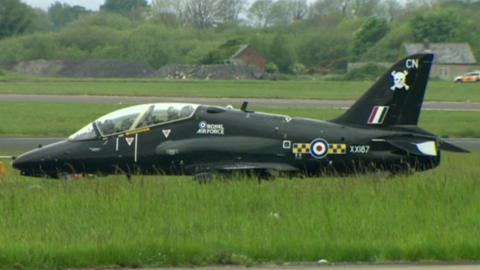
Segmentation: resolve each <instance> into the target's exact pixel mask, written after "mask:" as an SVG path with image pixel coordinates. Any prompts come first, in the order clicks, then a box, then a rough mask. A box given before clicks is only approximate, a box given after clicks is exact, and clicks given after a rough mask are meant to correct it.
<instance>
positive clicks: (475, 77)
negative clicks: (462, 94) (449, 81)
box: [453, 70, 480, 83]
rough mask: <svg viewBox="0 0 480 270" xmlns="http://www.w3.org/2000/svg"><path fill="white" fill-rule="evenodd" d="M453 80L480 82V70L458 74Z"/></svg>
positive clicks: (457, 81)
mask: <svg viewBox="0 0 480 270" xmlns="http://www.w3.org/2000/svg"><path fill="white" fill-rule="evenodd" d="M453 81H454V82H456V83H465V82H480V70H477V71H473V72H469V73H465V74H463V75H460V76H457V77H455V79H453Z"/></svg>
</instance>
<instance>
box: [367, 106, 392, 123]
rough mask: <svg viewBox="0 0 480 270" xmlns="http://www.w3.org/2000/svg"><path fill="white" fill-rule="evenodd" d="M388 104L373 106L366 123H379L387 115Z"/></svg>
mask: <svg viewBox="0 0 480 270" xmlns="http://www.w3.org/2000/svg"><path fill="white" fill-rule="evenodd" d="M388 109H389V107H388V106H374V107H373V109H372V112H371V113H370V116H369V117H368V124H370V125H381V124H383V121H384V120H385V116H387V112H388Z"/></svg>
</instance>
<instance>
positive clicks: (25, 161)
mask: <svg viewBox="0 0 480 270" xmlns="http://www.w3.org/2000/svg"><path fill="white" fill-rule="evenodd" d="M35 162H36V160H35V158H34V157H32V154H30V153H26V154H23V155H21V156H19V157H17V158H15V159H14V160H13V162H12V166H13V168H15V169H17V170H22V169H25V168H27V167H29V166H31V165H32V164H33V163H35ZM37 162H38V161H37Z"/></svg>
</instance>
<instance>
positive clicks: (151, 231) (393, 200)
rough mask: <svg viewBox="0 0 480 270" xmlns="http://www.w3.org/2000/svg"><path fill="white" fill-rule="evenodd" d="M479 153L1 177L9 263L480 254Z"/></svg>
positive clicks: (2, 255) (3, 260)
mask: <svg viewBox="0 0 480 270" xmlns="http://www.w3.org/2000/svg"><path fill="white" fill-rule="evenodd" d="M479 163H480V154H478V153H477V154H470V155H457V154H448V155H445V156H443V163H442V165H441V166H440V167H439V168H437V169H435V170H432V171H427V172H418V173H416V174H414V175H410V176H396V177H389V178H382V177H380V176H377V175H360V176H351V177H325V178H315V179H296V178H295V179H277V180H275V181H270V182H262V183H260V184H259V183H258V182H257V181H252V180H249V179H237V180H230V181H226V182H220V181H217V182H213V183H211V184H207V185H200V184H197V183H195V182H193V181H192V180H191V178H186V177H165V176H156V177H142V176H136V177H134V178H133V183H128V182H127V181H126V179H125V177H121V176H117V177H106V178H100V179H85V180H82V181H70V182H62V181H47V180H31V179H27V178H23V177H20V176H15V175H12V176H10V177H7V178H4V179H2V180H1V181H0V217H1V218H0V267H3V268H8V269H11V268H16V269H35V268H36V269H47V268H48V269H54V268H55V269H56V268H90V267H147V266H172V265H173V266H175V265H187V266H190V265H212V264H243V265H250V264H256V263H264V262H273V263H281V262H314V261H317V260H319V259H326V260H328V261H330V262H359V261H361V262H388V261H425V260H426V261H432V260H434V261H452V260H453V261H463V260H480V226H479V224H480V196H479V195H480V181H479V180H478V177H479V176H480V167H479V166H478V164H479Z"/></svg>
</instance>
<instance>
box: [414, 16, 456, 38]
mask: <svg viewBox="0 0 480 270" xmlns="http://www.w3.org/2000/svg"><path fill="white" fill-rule="evenodd" d="M460 24H461V22H460V19H459V18H458V17H457V15H456V14H455V13H454V12H453V11H451V10H442V9H441V10H438V11H433V12H429V13H423V12H422V13H419V14H417V15H416V16H415V17H414V18H413V19H412V20H411V21H410V29H411V31H412V33H413V38H414V39H415V41H417V42H447V41H454V40H455V39H457V38H458V35H457V29H458V28H459V26H460Z"/></svg>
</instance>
